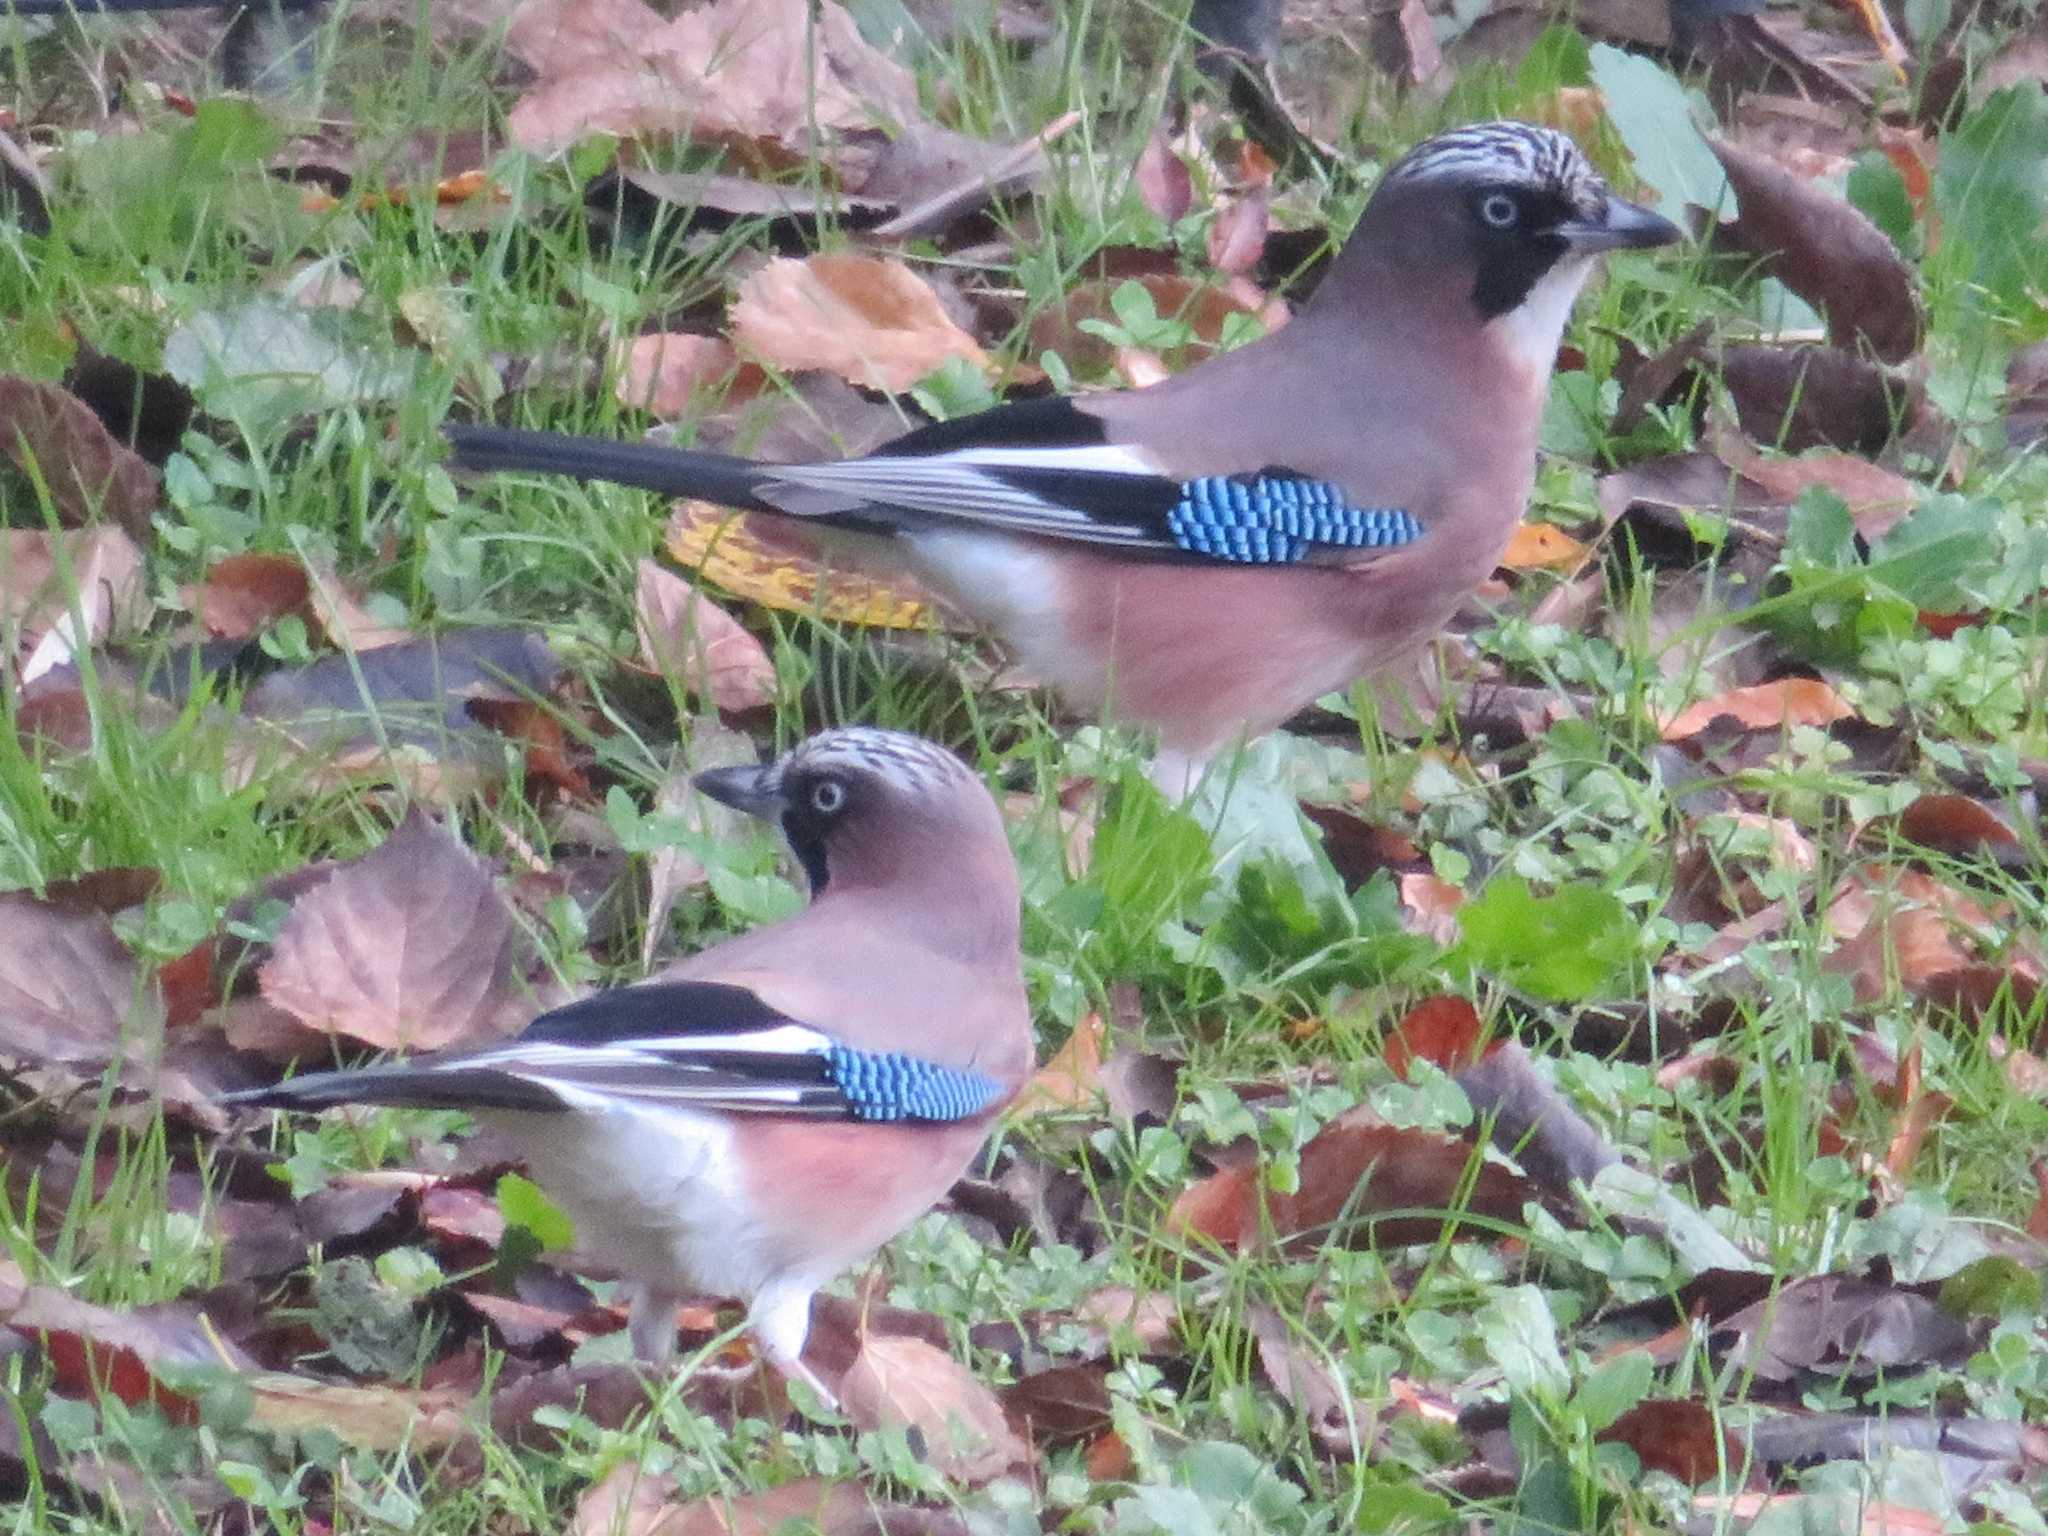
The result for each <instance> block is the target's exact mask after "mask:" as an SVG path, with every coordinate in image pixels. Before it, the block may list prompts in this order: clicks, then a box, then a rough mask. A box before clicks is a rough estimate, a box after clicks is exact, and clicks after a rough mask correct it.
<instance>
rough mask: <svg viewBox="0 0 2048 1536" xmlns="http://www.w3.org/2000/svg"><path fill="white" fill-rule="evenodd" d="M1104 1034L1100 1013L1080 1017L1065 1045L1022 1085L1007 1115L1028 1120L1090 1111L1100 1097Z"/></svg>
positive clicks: (1104, 1029) (1105, 1028) (1105, 1030)
mask: <svg viewBox="0 0 2048 1536" xmlns="http://www.w3.org/2000/svg"><path fill="white" fill-rule="evenodd" d="M1107 1032H1108V1031H1107V1027H1106V1026H1105V1025H1104V1023H1103V1020H1102V1015H1101V1014H1099V1013H1095V1012H1093V1011H1091V1012H1089V1013H1087V1014H1084V1015H1083V1016H1082V1018H1081V1021H1080V1022H1079V1023H1077V1024H1076V1025H1075V1026H1074V1032H1073V1033H1072V1034H1070V1035H1068V1036H1067V1039H1066V1043H1065V1044H1064V1045H1062V1046H1061V1047H1060V1048H1059V1049H1058V1050H1057V1051H1054V1052H1053V1053H1052V1059H1051V1060H1049V1061H1047V1062H1046V1064H1045V1065H1044V1066H1042V1067H1040V1068H1039V1069H1038V1071H1037V1072H1036V1073H1034V1074H1033V1075H1032V1078H1031V1080H1030V1081H1029V1082H1027V1083H1026V1084H1025V1085H1024V1087H1023V1090H1022V1091H1021V1092H1020V1093H1019V1094H1018V1095H1017V1101H1016V1103H1015V1104H1013V1105H1012V1106H1011V1107H1010V1114H1011V1115H1012V1116H1014V1117H1015V1118H1017V1119H1019V1120H1028V1119H1030V1118H1031V1117H1032V1116H1034V1115H1043V1114H1063V1113H1065V1112H1067V1111H1069V1110H1076V1109H1092V1108H1093V1107H1094V1106H1095V1104H1096V1103H1097V1102H1098V1101H1099V1100H1100V1099H1101V1098H1102V1057H1103V1042H1104V1037H1105V1035H1106V1034H1107Z"/></svg>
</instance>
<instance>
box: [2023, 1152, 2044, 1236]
mask: <svg viewBox="0 0 2048 1536" xmlns="http://www.w3.org/2000/svg"><path fill="white" fill-rule="evenodd" d="M2027 1171H2028V1172H2030V1173H2032V1174H2033V1176H2034V1188H2035V1189H2036V1190H2038V1191H2039V1193H2038V1194H2037V1195H2036V1196H2035V1197H2034V1204H2033V1208H2032V1209H2031V1210H2029V1211H2028V1212H2027V1236H2029V1237H2031V1238H2033V1239H2035V1240H2036V1241H2038V1242H2044V1243H2048V1158H2039V1157H2037V1158H2035V1159H2034V1161H2033V1162H2032V1163H2031V1164H2029V1165H2028V1170H2027Z"/></svg>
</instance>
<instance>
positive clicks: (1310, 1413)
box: [1245, 1306, 1372, 1461]
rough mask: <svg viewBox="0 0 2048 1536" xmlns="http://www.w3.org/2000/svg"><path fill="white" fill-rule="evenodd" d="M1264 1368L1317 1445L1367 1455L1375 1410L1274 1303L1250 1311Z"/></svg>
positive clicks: (1247, 1315) (1334, 1452)
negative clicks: (1354, 1392)
mask: <svg viewBox="0 0 2048 1536" xmlns="http://www.w3.org/2000/svg"><path fill="white" fill-rule="evenodd" d="M1245 1321H1246V1323H1247V1324H1248V1325H1249V1326H1250V1328H1251V1332H1252V1340H1253V1343H1254V1345H1255V1346H1256V1348H1257V1351H1258V1361H1259V1370H1260V1373H1261V1374H1263V1375H1264V1376H1265V1378H1266V1381H1267V1384H1268V1385H1270V1386H1271V1387H1272V1388H1273V1390H1274V1391H1275V1392H1278V1393H1279V1394H1280V1396H1281V1398H1282V1399H1284V1400H1285V1401H1286V1403H1287V1404H1288V1406H1290V1407H1291V1408H1293V1410H1294V1411H1295V1412H1296V1413H1297V1414H1299V1415H1300V1416H1301V1418H1302V1420H1303V1421H1304V1422H1305V1423H1306V1424H1307V1426H1308V1431H1309V1434H1310V1435H1311V1436H1313V1437H1314V1439H1315V1442H1316V1444H1317V1445H1319V1446H1321V1447H1322V1448H1323V1449H1324V1450H1325V1451H1327V1452H1329V1453H1330V1454H1331V1455H1334V1456H1338V1457H1341V1458H1343V1459H1345V1460H1347V1461H1352V1460H1357V1459H1358V1458H1359V1457H1360V1456H1362V1455H1363V1454H1364V1451H1365V1449H1366V1442H1367V1441H1368V1440H1370V1438H1371V1433H1372V1414H1371V1410H1370V1409H1369V1407H1367V1405H1365V1404H1363V1403H1360V1402H1358V1401H1357V1400H1355V1399H1354V1398H1353V1397H1352V1395H1351V1393H1350V1391H1349V1389H1348V1388H1346V1386H1345V1385H1344V1381H1343V1378H1342V1377H1340V1376H1339V1375H1338V1374H1337V1372H1336V1370H1335V1368H1334V1367H1333V1366H1332V1364H1331V1363H1330V1362H1329V1361H1328V1360H1326V1359H1325V1358H1324V1357H1323V1356H1322V1354H1321V1353H1319V1352H1318V1351H1316V1350H1315V1349H1313V1348H1312V1347H1311V1346H1310V1345H1309V1343H1308V1342H1307V1341H1306V1340H1305V1339H1303V1338H1302V1337H1300V1335H1299V1334H1297V1333H1296V1332H1295V1330H1294V1329H1292V1328H1290V1327H1289V1326H1288V1324H1287V1321H1286V1319H1284V1318H1282V1317H1281V1316H1280V1314H1279V1313H1277V1312H1275V1311H1274V1310H1273V1309H1272V1308H1271V1307H1265V1306H1253V1307H1250V1308H1248V1309H1247V1310H1246V1313H1245Z"/></svg>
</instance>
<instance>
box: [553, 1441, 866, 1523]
mask: <svg viewBox="0 0 2048 1536" xmlns="http://www.w3.org/2000/svg"><path fill="white" fill-rule="evenodd" d="M675 1489H676V1483H675V1479H673V1478H672V1477H669V1476H667V1475H665V1474H657V1473H651V1472H646V1471H643V1470H642V1469H641V1468H640V1466H639V1465H638V1464H637V1463H636V1462H634V1461H633V1460H631V1459H630V1458H629V1459H628V1460H626V1461H625V1462H622V1463H621V1464H620V1465H619V1466H617V1467H615V1468H613V1469H612V1471H611V1472H610V1473H609V1474H607V1475H606V1476H605V1477H604V1479H603V1480H602V1481H600V1482H599V1483H597V1484H596V1485H595V1486H594V1487H592V1488H591V1490H590V1491H589V1492H588V1493H586V1494H584V1496H583V1497H582V1498H581V1499H580V1500H578V1501H577V1504H576V1513H575V1515H574V1517H573V1518H572V1519H571V1521H570V1523H569V1531H570V1536H776V1533H777V1532H780V1531H782V1530H785V1529H802V1530H815V1531H817V1532H819V1536H841V1533H844V1532H849V1531H852V1530H856V1529H859V1528H861V1524H862V1522H864V1521H865V1520H867V1518H868V1517H869V1513H870V1509H869V1501H868V1495H867V1492H866V1491H865V1490H864V1489H863V1488H862V1487H861V1486H860V1485H859V1484H858V1483H828V1482H826V1481H824V1480H823V1479H822V1478H815V1477H802V1478H797V1479H795V1480H794V1481H792V1482H787V1483H783V1484H782V1485H780V1486H779V1487H775V1488H770V1489H767V1490H765V1491H763V1492H760V1493H717V1494H708V1495H706V1496H705V1497H703V1498H698V1499H678V1498H676V1497H675Z"/></svg>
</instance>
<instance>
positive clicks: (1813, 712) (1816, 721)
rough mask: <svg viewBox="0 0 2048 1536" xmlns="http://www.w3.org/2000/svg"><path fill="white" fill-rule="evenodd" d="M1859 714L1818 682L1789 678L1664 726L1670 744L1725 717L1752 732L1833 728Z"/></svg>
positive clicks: (1733, 693) (1706, 705) (1738, 691)
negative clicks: (1799, 728) (1825, 726)
mask: <svg viewBox="0 0 2048 1536" xmlns="http://www.w3.org/2000/svg"><path fill="white" fill-rule="evenodd" d="M1855 713H1856V712H1855V711H1854V710H1853V709H1851V708H1850V707H1849V706H1848V704H1847V703H1846V702H1845V701H1844V700H1843V698H1842V696H1841V695H1840V694H1838V693H1836V692H1835V690H1834V689H1833V688H1830V687H1829V686H1828V685H1827V684H1826V683H1824V682H1821V681H1820V680H1819V679H1818V678H1811V677H1787V678H1781V679H1779V680H1778V681H1777V682H1775V683H1759V684H1757V686H1755V687H1754V688H1735V689H1731V690H1730V691H1729V692H1727V693H1724V694H1722V695H1720V696H1719V697H1718V698H1712V699H1702V700H1701V701H1700V702H1699V703H1697V704H1694V705H1692V706H1690V707H1689V708H1686V709H1684V710H1681V711H1680V712H1679V713H1678V714H1676V715H1673V716H1672V717H1671V718H1670V719H1669V720H1667V721H1666V722H1665V723H1664V739H1665V740H1666V741H1683V740H1685V739H1686V738H1687V737H1689V736H1697V735H1699V733H1700V732H1701V731H1704V730H1705V729H1706V728H1707V727H1708V726H1710V725H1712V724H1713V723H1714V722H1715V721H1716V720H1718V719H1720V718H1721V717H1722V716H1723V715H1728V716H1731V717H1733V718H1734V720H1735V722H1736V723H1737V724H1738V725H1741V726H1744V727H1746V728H1748V729H1749V730H1752V731H1760V730H1783V729H1786V728H1787V727H1790V726H1795V725H1829V724H1832V723H1833V722H1835V721H1837V720H1846V719H1848V718H1849V717H1850V716H1851V715H1853V714H1855Z"/></svg>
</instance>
